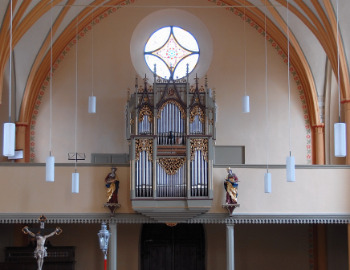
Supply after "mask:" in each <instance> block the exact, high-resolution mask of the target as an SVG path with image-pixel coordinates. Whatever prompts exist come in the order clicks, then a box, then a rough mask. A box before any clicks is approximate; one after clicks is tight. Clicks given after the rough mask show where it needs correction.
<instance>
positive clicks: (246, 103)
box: [242, 96, 250, 113]
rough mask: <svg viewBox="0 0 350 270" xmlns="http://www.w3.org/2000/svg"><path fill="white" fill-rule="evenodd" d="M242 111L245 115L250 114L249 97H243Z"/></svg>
mask: <svg viewBox="0 0 350 270" xmlns="http://www.w3.org/2000/svg"><path fill="white" fill-rule="evenodd" d="M242 111H243V112H244V113H249V112H250V103H249V96H243V97H242Z"/></svg>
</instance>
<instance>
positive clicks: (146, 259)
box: [141, 224, 205, 270]
mask: <svg viewBox="0 0 350 270" xmlns="http://www.w3.org/2000/svg"><path fill="white" fill-rule="evenodd" d="M152 269H159V270H162V269H164V270H165V269H166V270H204V269H205V240H204V229H203V225H201V224H177V225H175V226H168V225H166V224H144V225H143V228H142V234H141V270H152Z"/></svg>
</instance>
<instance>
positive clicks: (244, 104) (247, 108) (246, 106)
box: [242, 3, 250, 113]
mask: <svg viewBox="0 0 350 270" xmlns="http://www.w3.org/2000/svg"><path fill="white" fill-rule="evenodd" d="M245 27H246V17H245V3H244V18H243V29H244V96H243V97H242V112H243V113H249V112H250V101H249V96H248V95H247V37H246V30H245Z"/></svg>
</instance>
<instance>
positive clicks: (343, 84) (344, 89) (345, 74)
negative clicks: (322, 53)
mask: <svg viewBox="0 0 350 270" xmlns="http://www.w3.org/2000/svg"><path fill="white" fill-rule="evenodd" d="M323 2H324V4H325V8H326V12H327V15H328V17H329V23H330V27H331V29H332V35H331V36H332V37H333V40H334V43H335V44H334V45H333V50H334V51H335V55H336V56H335V60H334V62H335V65H334V66H333V70H334V74H338V49H339V80H340V82H338V83H340V89H341V94H342V98H343V100H349V99H350V89H349V88H350V78H349V69H348V63H347V60H346V56H345V50H344V44H343V39H342V35H341V31H340V29H338V30H337V22H338V20H339V18H338V19H337V14H336V11H334V8H333V6H332V4H331V2H330V1H329V0H324V1H323ZM337 32H338V36H337ZM338 46H339V48H338ZM336 77H337V76H336ZM337 79H338V78H337Z"/></svg>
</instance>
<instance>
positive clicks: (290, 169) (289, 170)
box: [286, 0, 295, 182]
mask: <svg viewBox="0 0 350 270" xmlns="http://www.w3.org/2000/svg"><path fill="white" fill-rule="evenodd" d="M289 35H290V32H289V0H287V72H288V135H289V156H287V158H286V174H287V181H288V182H295V158H294V156H292V139H291V138H292V135H291V97H290V37H289Z"/></svg>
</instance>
